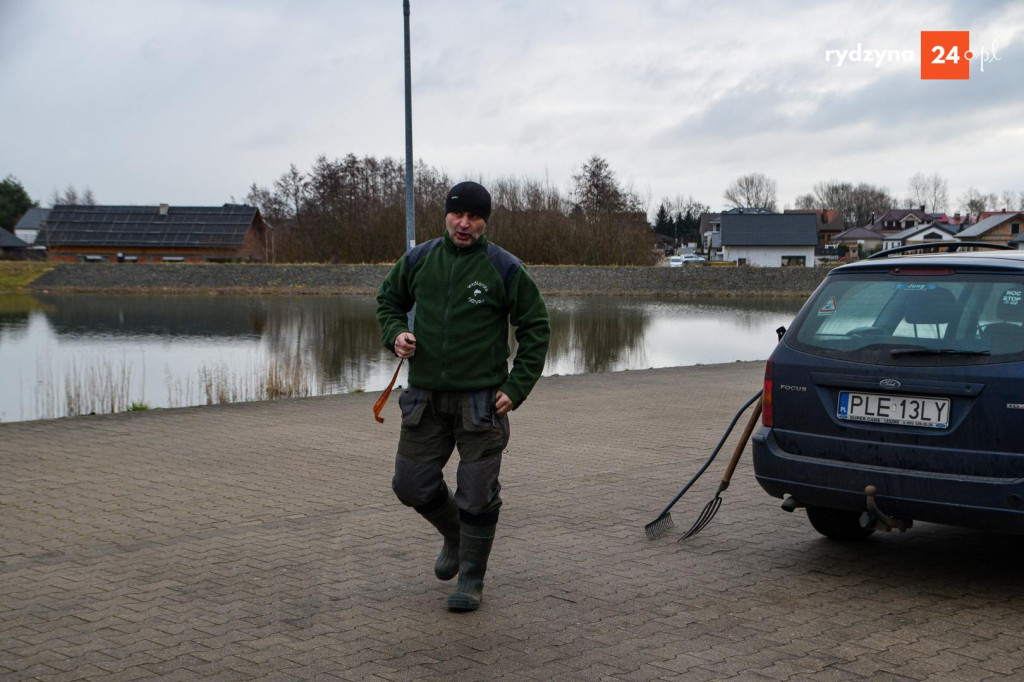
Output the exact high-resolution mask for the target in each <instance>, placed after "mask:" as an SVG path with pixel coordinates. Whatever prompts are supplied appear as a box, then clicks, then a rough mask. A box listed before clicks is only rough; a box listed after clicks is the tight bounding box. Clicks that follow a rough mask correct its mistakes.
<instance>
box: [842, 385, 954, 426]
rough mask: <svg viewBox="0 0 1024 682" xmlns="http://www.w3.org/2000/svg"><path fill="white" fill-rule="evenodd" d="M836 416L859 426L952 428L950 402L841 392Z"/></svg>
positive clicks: (917, 397) (919, 397) (905, 396)
mask: <svg viewBox="0 0 1024 682" xmlns="http://www.w3.org/2000/svg"><path fill="white" fill-rule="evenodd" d="M836 416H837V417H839V418H840V419H846V420H849V421H856V422H873V423H876V424H895V425H897V426H924V427H927V428H930V429H944V428H946V427H947V426H949V400H948V399H946V398H924V397H921V396H913V395H878V394H876V393H853V392H851V391H840V392H839V408H838V410H837V411H836Z"/></svg>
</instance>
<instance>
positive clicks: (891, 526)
mask: <svg viewBox="0 0 1024 682" xmlns="http://www.w3.org/2000/svg"><path fill="white" fill-rule="evenodd" d="M877 493H878V490H877V489H876V488H875V486H873V485H869V486H868V487H866V488H864V495H865V496H866V497H867V507H868V510H867V512H865V513H864V515H863V516H861V519H860V524H861V526H863V527H864V528H871V527H874V529H875V530H881V531H885V532H886V533H888V532H889V531H891V530H898V531H899V532H901V533H905V532H906V531H907V529H908V528H912V527H913V526H914V521H913V519H896V518H893V517H891V516H889V515H888V514H886V513H885V512H883V511H882V510H881V509H879V508H878V502H877V500H875V495H876V494H877Z"/></svg>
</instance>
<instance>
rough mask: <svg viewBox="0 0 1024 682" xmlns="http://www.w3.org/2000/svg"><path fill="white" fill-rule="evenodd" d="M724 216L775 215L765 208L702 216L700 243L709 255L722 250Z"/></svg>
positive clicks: (739, 209) (731, 209)
mask: <svg viewBox="0 0 1024 682" xmlns="http://www.w3.org/2000/svg"><path fill="white" fill-rule="evenodd" d="M723 215H775V214H774V213H773V212H772V211H769V210H768V209H764V208H740V207H737V208H730V209H729V210H728V211H723V212H722V213H701V214H700V228H699V229H700V241H701V244H703V245H704V250H705V251H707V252H708V253H711V252H713V251H718V250H719V249H721V248H722V216H723Z"/></svg>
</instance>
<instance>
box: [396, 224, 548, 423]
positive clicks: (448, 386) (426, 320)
mask: <svg viewBox="0 0 1024 682" xmlns="http://www.w3.org/2000/svg"><path fill="white" fill-rule="evenodd" d="M413 304H416V314H415V320H414V325H415V329H414V330H412V331H413V333H414V334H415V336H416V354H415V355H413V356H412V358H410V360H409V383H410V384H412V385H413V386H417V387H419V388H427V389H432V390H439V391H476V390H480V389H485V388H496V389H499V390H501V391H502V392H503V393H504V394H505V395H507V396H508V397H509V398H510V399H511V400H512V402H513V403H515V404H516V406H518V405H519V404H520V403H522V402H523V401H524V400H526V396H528V395H529V394H530V391H531V390H532V389H533V386H534V384H536V383H537V379H539V378H540V375H541V372H542V371H543V369H544V358H545V357H546V356H547V352H548V341H549V340H550V337H551V324H550V322H549V321H548V310H547V307H546V306H545V305H544V299H542V298H541V295H540V291H538V289H537V285H536V284H534V282H533V280H532V279H531V278H530V275H529V274H528V273H527V272H526V268H525V266H523V264H522V262H520V260H519V259H518V258H516V257H515V256H513V255H512V254H510V253H509V252H508V251H505V250H504V249H502V248H501V247H499V246H498V245H497V244H492V243H490V242H488V241H487V237H486V236H481V237H480V238H479V239H478V240H477V241H476V242H474V243H473V244H472V245H471V246H468V247H466V248H459V247H458V246H456V245H455V242H453V241H452V239H451V237H449V236H448V233H447V232H445V233H444V236H442V237H439V238H437V239H433V240H431V241H429V242H424V243H423V244H420V245H418V246H416V247H415V248H413V249H411V250H410V251H409V252H408V253H407V254H405V256H404V257H402V259H401V260H399V261H398V262H397V263H395V265H394V267H393V268H391V272H390V273H388V276H387V278H386V279H385V280H384V282H383V283H382V284H381V285H380V289H378V291H377V321H378V322H379V323H380V328H381V341H382V342H383V344H384V346H386V347H387V348H389V349H391V351H392V352H393V351H394V349H395V339H397V338H398V335H399V334H401V333H402V332H406V331H410V329H409V326H408V324H409V323H408V318H407V313H408V312H409V310H410V309H412V306H413ZM510 323H511V324H512V326H514V327H515V329H516V333H515V336H516V342H517V344H518V348H517V350H516V356H515V359H514V361H513V366H512V371H511V373H510V372H509V370H508V358H509V354H510V352H511V351H510V350H509V332H508V329H509V324H510Z"/></svg>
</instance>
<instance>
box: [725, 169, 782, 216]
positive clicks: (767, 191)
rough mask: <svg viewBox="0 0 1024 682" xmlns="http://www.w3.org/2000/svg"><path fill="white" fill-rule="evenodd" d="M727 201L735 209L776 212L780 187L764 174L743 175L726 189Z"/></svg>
mask: <svg viewBox="0 0 1024 682" xmlns="http://www.w3.org/2000/svg"><path fill="white" fill-rule="evenodd" d="M723 196H724V197H725V200H726V201H728V202H729V203H730V204H731V205H732V206H733V207H735V208H761V209H764V210H766V211H775V207H776V205H777V202H778V185H777V184H776V182H775V181H774V180H772V179H771V178H769V177H768V176H767V175H765V174H764V173H750V174H749V175H742V176H740V177H738V178H736V179H735V180H733V181H732V183H731V184H730V185H729V186H728V187H727V188H726V190H725V193H724V194H723Z"/></svg>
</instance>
